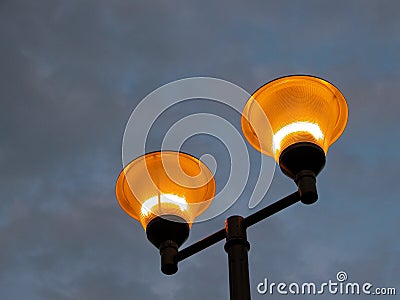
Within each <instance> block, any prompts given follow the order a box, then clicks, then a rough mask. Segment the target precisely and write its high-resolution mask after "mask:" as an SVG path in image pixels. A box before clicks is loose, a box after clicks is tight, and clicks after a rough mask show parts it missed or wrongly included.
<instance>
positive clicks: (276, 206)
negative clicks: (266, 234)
mask: <svg viewBox="0 0 400 300" xmlns="http://www.w3.org/2000/svg"><path fill="white" fill-rule="evenodd" d="M299 201H300V194H299V192H294V193H292V194H290V195H288V196H286V197H284V198H282V199H280V200H278V201H276V202H275V203H273V204H271V205H269V206H267V207H265V208H262V209H260V210H259V211H257V212H255V213H253V214H251V215H249V216H248V217H246V218H244V220H243V222H244V226H245V228H248V227H250V226H253V225H254V224H256V223H258V222H260V221H262V220H264V219H266V218H268V217H270V216H272V215H274V214H276V213H278V212H280V211H281V210H283V209H285V208H287V207H289V206H291V205H293V204H295V203H297V202H299ZM225 238H226V229H225V228H222V229H220V230H218V231H216V232H214V233H213V234H211V235H209V236H207V237H205V238H203V239H202V240H200V241H197V242H195V243H194V244H192V245H190V246H188V247H186V248H184V249H182V250H180V251H178V253H177V254H176V257H175V260H176V262H180V261H182V260H184V259H186V258H188V257H190V256H192V255H194V254H196V253H198V252H200V251H202V250H204V249H206V248H208V247H210V246H212V245H214V244H216V243H218V242H220V241H222V240H223V239H225Z"/></svg>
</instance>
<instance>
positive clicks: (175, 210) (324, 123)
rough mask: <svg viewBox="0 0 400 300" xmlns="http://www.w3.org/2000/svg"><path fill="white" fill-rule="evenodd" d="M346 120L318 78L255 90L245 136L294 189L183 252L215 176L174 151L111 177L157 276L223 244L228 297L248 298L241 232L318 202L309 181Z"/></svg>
mask: <svg viewBox="0 0 400 300" xmlns="http://www.w3.org/2000/svg"><path fill="white" fill-rule="evenodd" d="M347 117H348V110H347V104H346V100H345V98H344V96H343V95H342V93H341V92H340V91H339V90H338V89H337V88H336V87H335V86H334V85H332V84H331V83H329V82H328V81H325V80H323V79H320V78H317V77H313V76H305V75H296V76H287V77H282V78H278V79H276V80H273V81H271V82H269V83H267V84H265V85H264V86H262V87H261V88H259V89H258V90H257V91H256V92H255V93H254V94H253V95H252V96H251V97H250V99H249V100H248V101H247V103H246V105H245V107H244V110H243V113H242V120H241V123H242V130H243V133H244V136H245V137H246V139H247V140H248V142H249V143H250V144H251V145H252V146H253V147H254V148H256V149H257V150H258V151H260V152H262V153H263V154H266V155H269V156H272V157H274V159H275V160H276V161H277V162H278V163H279V166H280V168H281V170H282V171H283V173H284V174H285V175H287V176H288V177H290V178H292V179H293V180H294V181H295V183H296V184H297V187H298V190H297V191H296V192H294V193H292V194H290V195H288V196H286V197H284V198H283V199H281V200H278V201H277V202H275V203H273V204H271V205H269V206H267V207H265V208H263V209H261V210H259V211H257V212H255V213H253V214H251V215H249V216H247V217H245V218H244V217H242V216H231V217H229V218H228V219H227V220H226V222H225V228H222V229H220V230H218V231H216V232H215V233H213V234H211V235H209V236H208V237H206V238H204V239H202V240H200V241H198V242H196V243H194V244H192V245H190V246H188V247H186V248H185V249H182V250H179V247H180V246H181V245H182V244H183V242H184V241H185V240H186V239H187V237H188V235H189V230H190V227H191V225H192V223H193V220H194V219H195V218H196V217H197V216H199V215H200V214H201V213H202V212H204V211H205V210H206V209H207V207H208V206H209V205H210V203H211V201H212V199H213V197H214V194H215V181H214V177H213V175H212V173H211V171H210V170H209V169H208V168H207V166H206V165H205V164H204V163H202V162H201V161H200V160H198V159H197V158H195V157H192V156H190V155H188V154H185V153H182V152H173V151H166V152H153V153H149V154H145V155H144V156H141V157H139V158H137V159H135V160H134V161H132V162H131V163H130V164H128V165H127V166H126V167H125V168H124V169H123V170H122V171H121V173H120V175H119V177H118V180H117V184H116V196H117V199H118V202H119V204H120V206H121V207H122V209H123V210H124V211H125V212H126V213H127V214H129V215H130V216H131V217H133V218H135V219H137V220H138V221H139V222H140V223H141V224H142V226H143V228H144V229H145V231H146V234H147V238H148V239H149V241H150V242H151V243H152V244H153V245H154V246H156V247H157V248H158V249H159V250H160V255H161V271H162V272H163V273H164V274H168V275H170V274H174V273H176V272H177V270H178V262H179V261H182V260H184V259H186V258H188V257H190V256H192V255H193V254H195V253H198V252H200V251H202V250H204V249H206V248H207V247H209V246H211V245H213V244H215V243H217V242H219V241H221V240H223V239H226V243H225V246H224V248H225V251H226V252H227V253H228V263H229V287H230V297H231V299H232V300H239V299H240V300H247V299H250V284H249V271H248V250H249V248H250V244H249V242H248V241H247V235H246V230H247V228H248V227H250V226H252V225H254V224H256V223H258V222H260V221H262V220H264V219H266V218H268V217H269V216H271V215H273V214H275V213H277V212H279V211H281V210H283V209H285V208H286V207H289V206H291V205H293V204H295V203H297V202H299V201H301V202H303V203H305V204H312V203H314V202H315V201H316V200H317V199H318V194H317V189H316V176H317V175H318V173H319V172H320V171H321V170H322V168H323V167H324V165H325V156H326V153H327V151H328V148H329V146H330V145H332V144H333V143H334V142H335V141H336V140H337V139H338V138H339V137H340V135H341V134H342V133H343V131H344V128H345V126H346V123H347ZM268 123H269V124H268Z"/></svg>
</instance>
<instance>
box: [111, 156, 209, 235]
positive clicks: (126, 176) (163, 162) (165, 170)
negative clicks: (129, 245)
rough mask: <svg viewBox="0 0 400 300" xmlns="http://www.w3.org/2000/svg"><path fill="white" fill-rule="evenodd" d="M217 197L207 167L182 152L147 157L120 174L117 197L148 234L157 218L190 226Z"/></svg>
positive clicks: (136, 160) (125, 209) (142, 157)
mask: <svg viewBox="0 0 400 300" xmlns="http://www.w3.org/2000/svg"><path fill="white" fill-rule="evenodd" d="M214 194H215V180H214V177H213V174H212V173H211V171H210V170H209V169H208V168H207V166H206V165H205V164H204V163H203V162H201V161H200V160H198V159H197V158H195V157H193V156H190V155H188V154H185V153H182V152H173V151H163V152H153V153H149V154H145V155H143V156H141V157H139V158H137V159H135V160H134V161H132V162H131V163H129V164H128V165H127V166H126V167H125V168H124V169H123V170H122V172H121V173H120V175H119V177H118V180H117V184H116V196H117V199H118V202H119V204H120V206H121V207H122V209H123V210H124V211H125V212H126V213H127V214H128V215H130V216H131V217H133V218H134V219H136V220H138V221H139V222H140V223H141V224H142V226H143V228H144V229H145V230H146V229H147V227H148V225H149V223H150V222H151V221H152V220H154V219H155V218H156V217H163V218H167V219H173V221H175V222H183V223H187V224H188V225H189V226H191V224H192V223H193V220H194V219H195V218H196V217H197V216H199V215H200V214H201V213H202V212H204V211H205V210H206V209H207V208H208V206H209V205H210V204H211V201H212V199H213V197H214Z"/></svg>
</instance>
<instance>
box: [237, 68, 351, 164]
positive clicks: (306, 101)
mask: <svg viewBox="0 0 400 300" xmlns="http://www.w3.org/2000/svg"><path fill="white" fill-rule="evenodd" d="M347 117H348V109H347V103H346V100H345V98H344V96H343V95H342V93H341V92H340V91H339V90H338V89H337V88H336V87H335V86H334V85H332V84H331V83H329V82H328V81H325V80H323V79H320V78H317V77H313V76H305V75H304V76H303V75H298V76H287V77H283V78H279V79H276V80H273V81H271V82H269V83H267V84H265V85H264V86H262V87H261V88H259V89H258V90H257V91H255V92H254V94H253V95H252V96H251V98H250V99H249V100H248V102H247V103H246V105H245V108H244V110H243V113H242V120H241V121H242V130H243V133H244V135H245V137H246V139H247V140H248V141H249V143H250V144H251V145H252V146H253V147H254V148H256V149H257V150H259V151H261V152H262V153H264V154H267V155H269V156H272V157H274V158H275V160H276V161H279V156H280V154H281V153H282V151H283V150H285V149H286V148H287V147H288V146H290V145H293V144H296V143H300V142H309V143H313V144H316V145H318V146H319V147H321V148H322V149H323V151H324V152H325V154H326V153H327V151H328V148H329V146H330V145H332V144H333V143H334V142H335V141H336V140H337V139H338V138H339V136H340V135H341V134H342V132H343V131H344V128H345V127H346V123H347ZM266 124H267V126H266Z"/></svg>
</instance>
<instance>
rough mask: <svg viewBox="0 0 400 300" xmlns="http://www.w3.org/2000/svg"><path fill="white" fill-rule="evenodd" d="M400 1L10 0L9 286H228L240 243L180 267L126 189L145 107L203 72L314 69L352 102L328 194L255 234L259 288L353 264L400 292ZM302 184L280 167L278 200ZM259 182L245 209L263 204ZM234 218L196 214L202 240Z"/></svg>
mask: <svg viewBox="0 0 400 300" xmlns="http://www.w3.org/2000/svg"><path fill="white" fill-rule="evenodd" d="M399 12H400V7H399V3H397V2H396V1H362V3H361V2H360V1H334V2H328V1H276V2H273V1H255V2H252V3H245V2H241V1H226V2H213V1H202V2H198V3H191V4H188V3H187V2H182V1H169V2H164V1H156V2H139V1H122V0H120V1H113V2H112V3H111V2H109V1H2V2H1V3H0V40H1V43H0V97H1V104H2V106H1V110H0V132H1V139H0V167H1V170H2V172H1V173H0V180H1V190H0V195H1V202H0V243H1V250H0V298H1V299H25V298H27V299H99V300H100V299H110V298H114V299H189V298H190V299H205V298H206V299H209V298H213V299H223V298H227V293H228V289H227V284H228V283H227V272H226V271H227V270H226V269H227V265H226V255H225V253H224V252H223V249H222V244H219V245H216V246H214V247H212V248H210V249H209V250H208V251H207V252H205V253H202V254H198V255H196V256H195V257H193V259H190V260H188V261H185V262H182V263H181V265H180V270H179V273H178V274H177V275H175V276H174V277H165V276H163V275H162V274H160V272H159V270H158V268H159V261H158V260H159V257H158V254H157V250H156V249H153V246H151V245H150V244H149V243H147V241H146V239H145V234H144V232H143V230H142V229H141V228H140V225H139V224H136V222H134V221H133V220H131V219H130V218H129V217H128V216H126V215H125V214H124V213H123V212H122V210H121V209H120V208H119V207H118V205H117V202H116V200H115V196H114V182H115V179H116V176H117V174H118V172H119V171H120V167H121V160H120V147H121V146H120V145H121V139H122V134H123V130H124V126H125V123H126V121H127V120H128V118H129V115H130V112H131V111H132V109H133V108H134V107H135V105H136V104H137V103H138V102H139V101H140V100H141V99H142V98H143V97H144V96H145V95H146V94H148V93H149V92H151V91H152V90H154V89H155V88H157V87H159V86H160V85H162V84H165V83H167V82H170V81H172V80H175V79H180V78H184V77H188V76H199V75H202V76H215V77H220V78H223V79H227V80H230V81H232V82H233V83H237V84H239V85H241V86H242V87H244V88H245V89H247V90H249V91H250V92H251V91H252V90H254V89H255V88H257V87H258V86H260V85H261V84H263V83H265V82H266V81H268V80H270V79H273V78H275V77H278V76H281V75H285V74H293V73H311V74H315V75H318V76H322V77H325V78H326V79H328V80H330V81H331V82H333V83H334V84H336V85H337V86H338V87H339V88H340V89H341V90H342V91H343V92H344V94H345V95H346V97H347V98H348V104H349V110H350V119H349V124H348V128H347V129H346V131H345V134H344V135H343V137H342V138H341V139H340V140H339V141H338V142H337V143H336V144H335V145H334V146H332V149H331V150H330V153H329V155H328V165H327V167H326V169H325V170H324V172H323V173H322V174H321V176H320V178H319V189H320V198H321V200H320V202H319V203H318V204H317V205H315V206H312V207H302V206H297V207H293V208H290V209H288V211H286V212H284V213H282V214H279V215H277V216H274V217H273V219H271V220H268V221H266V222H265V223H262V224H259V225H257V227H254V228H252V229H251V230H249V237H250V239H251V241H252V249H251V251H250V265H251V277H252V278H251V285H252V293H253V298H254V299H263V298H265V297H264V296H259V295H257V294H256V290H255V286H256V284H257V283H258V282H259V281H260V280H262V279H263V277H265V276H269V277H271V279H272V278H273V279H275V280H277V281H285V280H287V281H289V280H298V281H301V280H316V281H317V282H320V281H321V280H323V279H325V278H326V279H332V278H334V276H335V275H336V273H337V271H339V270H341V269H345V270H346V271H347V272H348V273H349V275H351V277H352V278H353V279H354V280H357V279H358V278H359V279H360V280H368V281H371V282H373V281H375V282H376V283H377V284H381V285H382V286H389V285H397V287H398V288H400V283H399V282H398V279H397V278H399V271H400V270H399V263H398V259H397V257H398V253H399V251H400V246H399V243H398V242H396V241H395V237H397V236H398V235H399V233H400V232H399V228H400V223H399V221H398V211H399V204H398V201H397V199H396V193H395V192H394V190H395V186H396V178H397V173H398V172H397V166H398V165H399V164H400V158H399V155H398V151H396V149H398V139H397V138H396V137H397V136H398V133H397V127H398V126H397V125H396V124H397V122H398V121H397V113H398V111H399V109H400V104H399V103H400V102H399V101H398V96H397V95H398V91H397V88H398V83H399V80H400V73H399V70H400V59H399V53H400V36H399V35H398V32H399V29H400V21H399V20H400V16H399ZM160 127H162V124H160ZM159 138H160V137H159V136H158V135H157V132H155V133H154V139H155V140H156V141H157V139H159ZM197 142H199V140H197ZM211 148H212V147H211ZM210 150H211V151H212V150H213V149H210ZM214 150H215V149H214ZM254 153H255V152H254ZM254 159H256V158H254ZM224 176H225V174H223V175H222V176H221V178H223V177H224ZM252 182H253V184H254V178H253V179H252ZM248 188H249V189H251V186H250V185H249V186H248ZM293 189H294V186H293V184H292V183H291V182H290V181H289V180H288V179H287V178H284V177H283V176H282V175H280V174H279V170H278V171H277V174H276V177H275V179H274V182H273V185H272V187H271V190H270V192H269V194H268V195H267V197H266V199H265V201H264V202H263V203H264V204H267V203H269V202H271V201H272V200H273V199H277V198H279V197H281V196H283V195H284V194H286V192H285V191H287V193H289V192H291V191H293ZM250 194H251V193H250V190H247V191H245V194H244V195H243V197H242V198H241V202H239V203H238V204H237V205H236V206H235V207H234V208H232V209H231V210H230V212H232V211H234V212H242V213H243V214H249V213H250V211H248V210H247V209H246V206H247V202H246V200H247V199H246V196H249V195H250ZM228 213H229V212H228ZM228 213H227V214H225V215H224V216H221V217H219V218H216V219H215V220H213V221H210V222H206V223H204V224H196V226H194V227H196V228H193V232H192V238H191V241H194V240H196V239H198V238H200V237H202V236H204V235H206V234H208V233H210V232H211V231H214V230H216V229H219V228H220V227H222V226H223V219H224V217H225V216H226V215H228ZM271 299H273V298H272V297H271ZM324 299H330V298H329V296H326V297H324ZM332 299H333V298H332Z"/></svg>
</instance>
